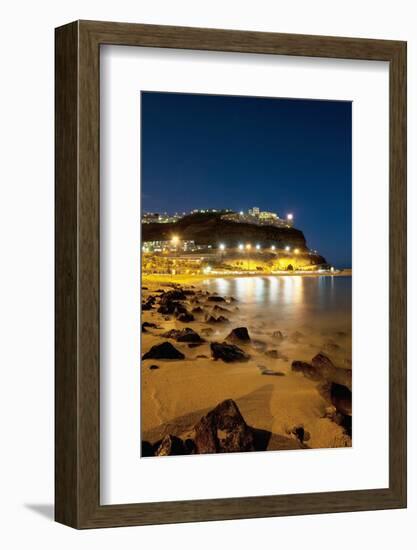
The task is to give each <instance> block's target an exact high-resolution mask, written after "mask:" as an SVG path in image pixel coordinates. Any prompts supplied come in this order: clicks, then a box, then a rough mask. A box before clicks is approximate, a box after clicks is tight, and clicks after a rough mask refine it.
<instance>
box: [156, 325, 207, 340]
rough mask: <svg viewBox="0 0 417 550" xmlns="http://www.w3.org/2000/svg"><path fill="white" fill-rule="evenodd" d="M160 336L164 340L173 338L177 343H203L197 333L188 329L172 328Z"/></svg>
mask: <svg viewBox="0 0 417 550" xmlns="http://www.w3.org/2000/svg"><path fill="white" fill-rule="evenodd" d="M162 336H163V337H164V338H173V339H174V340H176V341H177V342H204V340H203V339H202V338H201V336H200V335H199V334H197V332H195V331H194V330H193V329H192V328H188V327H187V328H183V329H181V330H178V329H174V328H173V329H172V330H169V331H168V332H165V333H164V334H163V335H162Z"/></svg>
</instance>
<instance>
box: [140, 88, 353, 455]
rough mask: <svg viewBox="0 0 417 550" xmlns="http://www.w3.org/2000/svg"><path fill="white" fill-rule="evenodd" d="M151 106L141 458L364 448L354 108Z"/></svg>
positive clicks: (144, 191)
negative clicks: (357, 353)
mask: <svg viewBox="0 0 417 550" xmlns="http://www.w3.org/2000/svg"><path fill="white" fill-rule="evenodd" d="M140 101H141V151H140V152H141V181H140V182H138V185H140V188H141V242H140V246H141V281H138V288H139V285H140V291H141V302H142V306H141V307H142V312H141V317H140V318H141V404H140V409H141V457H156V456H157V457H161V456H170V455H194V454H207V453H233V452H250V451H284V450H308V449H319V448H338V447H340V448H341V447H351V446H352V329H351V323H352V250H351V249H352V236H351V234H352V104H351V102H350V101H330V100H309V99H288V98H270V97H245V96H226V95H204V94H188V93H166V92H157V91H155V92H153V91H147V92H142V93H141V97H140ZM138 405H139V404H138Z"/></svg>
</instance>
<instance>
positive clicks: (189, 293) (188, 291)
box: [183, 289, 195, 296]
mask: <svg viewBox="0 0 417 550" xmlns="http://www.w3.org/2000/svg"><path fill="white" fill-rule="evenodd" d="M183 292H184V294H185V295H186V296H194V294H195V290H190V289H187V290H183Z"/></svg>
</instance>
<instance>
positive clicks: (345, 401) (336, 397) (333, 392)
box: [330, 383, 352, 416]
mask: <svg viewBox="0 0 417 550" xmlns="http://www.w3.org/2000/svg"><path fill="white" fill-rule="evenodd" d="M330 399H331V402H332V404H333V405H334V406H335V407H336V410H337V412H339V413H341V414H343V415H345V416H352V392H351V391H350V389H349V388H347V387H346V386H342V385H341V384H335V383H332V385H331V388H330Z"/></svg>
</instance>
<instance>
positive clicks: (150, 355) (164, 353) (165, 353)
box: [142, 342, 185, 359]
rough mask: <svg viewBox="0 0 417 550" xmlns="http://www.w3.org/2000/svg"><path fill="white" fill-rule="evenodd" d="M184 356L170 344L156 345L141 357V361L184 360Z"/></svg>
mask: <svg viewBox="0 0 417 550" xmlns="http://www.w3.org/2000/svg"><path fill="white" fill-rule="evenodd" d="M184 358H185V355H184V354H183V353H182V352H181V351H179V350H177V348H174V346H173V345H172V344H171V343H170V342H163V343H162V344H156V345H155V346H152V347H151V349H150V350H149V351H148V352H147V353H145V354H144V355H143V356H142V359H184Z"/></svg>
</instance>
